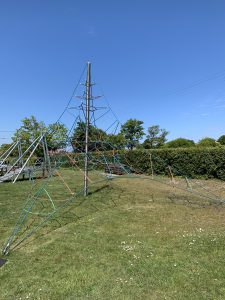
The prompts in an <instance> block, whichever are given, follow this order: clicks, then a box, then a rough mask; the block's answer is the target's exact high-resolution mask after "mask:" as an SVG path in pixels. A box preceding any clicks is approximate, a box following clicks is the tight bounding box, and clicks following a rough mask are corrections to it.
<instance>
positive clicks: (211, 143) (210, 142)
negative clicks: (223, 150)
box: [197, 137, 218, 147]
mask: <svg viewBox="0 0 225 300" xmlns="http://www.w3.org/2000/svg"><path fill="white" fill-rule="evenodd" d="M197 145H198V146H200V147H216V146H218V143H217V142H216V140H215V139H212V138H210V137H206V138H203V139H201V140H200V141H199V142H198V144H197Z"/></svg>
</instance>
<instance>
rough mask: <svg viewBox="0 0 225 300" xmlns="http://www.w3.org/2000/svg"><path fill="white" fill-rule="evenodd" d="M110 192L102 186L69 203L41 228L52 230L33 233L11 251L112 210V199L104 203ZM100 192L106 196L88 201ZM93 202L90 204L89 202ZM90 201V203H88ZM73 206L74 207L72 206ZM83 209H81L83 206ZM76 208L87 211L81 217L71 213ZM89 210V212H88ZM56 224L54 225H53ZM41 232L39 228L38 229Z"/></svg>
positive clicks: (26, 229)
mask: <svg viewBox="0 0 225 300" xmlns="http://www.w3.org/2000/svg"><path fill="white" fill-rule="evenodd" d="M109 189H110V190H111V189H112V188H111V186H110V185H109V184H107V185H104V186H102V187H99V188H95V189H94V190H92V191H90V193H89V196H88V197H80V201H79V203H76V204H75V203H72V202H71V203H70V204H69V205H68V206H67V207H66V209H64V210H63V209H62V210H61V211H60V212H59V213H57V214H58V216H57V217H53V218H51V219H50V220H49V221H48V222H46V224H45V225H44V226H43V228H46V227H47V225H49V224H51V226H54V227H53V228H49V229H47V230H46V231H45V232H42V233H40V231H39V233H38V234H37V233H36V232H34V233H33V234H32V235H31V236H29V237H28V238H27V239H26V240H24V241H22V242H21V243H18V244H16V245H15V246H14V247H12V249H11V251H16V250H19V249H22V248H24V247H27V246H29V245H30V244H31V243H33V242H34V241H35V240H38V239H40V238H41V237H44V236H47V235H48V234H50V233H52V232H53V231H55V230H57V229H59V228H62V227H64V226H67V225H69V224H71V223H76V222H78V221H79V220H81V219H83V218H85V217H87V216H91V215H92V214H94V213H96V212H99V211H104V210H106V209H109V208H114V207H116V206H117V204H116V202H115V201H114V199H112V198H111V199H109V200H108V201H107V202H106V201H105V198H106V195H107V194H108V190H109ZM102 191H106V194H105V193H103V194H102V195H100V197H98V198H97V199H90V197H92V198H93V196H94V195H97V194H98V193H101V192H102ZM90 200H91V201H93V202H91V201H90ZM88 201H90V202H88ZM73 204H75V205H73ZM99 204H102V205H103V206H101V207H99ZM84 205H85V207H82V206H84ZM76 208H81V209H84V210H85V209H87V210H88V211H87V212H86V213H82V215H79V214H78V213H76V212H74V211H71V210H72V209H73V210H74V209H76ZM90 209H91V211H90ZM36 220H38V218H37V217H36V218H34V219H33V220H32V221H31V223H30V224H29V225H28V226H26V228H25V229H24V230H23V232H22V233H21V235H20V236H18V237H17V238H16V239H15V242H16V241H17V240H19V238H20V237H21V236H22V235H25V234H26V232H27V231H29V230H32V225H33V224H34V223H35V221H36ZM54 224H56V225H54ZM40 230H41V228H40ZM73 233H74V232H71V234H73ZM67 234H68V233H67Z"/></svg>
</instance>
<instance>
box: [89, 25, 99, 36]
mask: <svg viewBox="0 0 225 300" xmlns="http://www.w3.org/2000/svg"><path fill="white" fill-rule="evenodd" d="M87 34H88V35H89V36H90V37H92V38H94V37H96V35H97V32H96V28H95V26H93V25H91V26H89V28H88V31H87Z"/></svg>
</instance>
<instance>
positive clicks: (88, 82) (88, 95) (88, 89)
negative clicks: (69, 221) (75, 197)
mask: <svg viewBox="0 0 225 300" xmlns="http://www.w3.org/2000/svg"><path fill="white" fill-rule="evenodd" d="M85 86H86V115H85V119H86V126H85V160H84V196H87V195H88V148H89V147H88V146H89V145H88V144H89V125H90V100H91V63H90V62H88V63H87V79H86V83H85Z"/></svg>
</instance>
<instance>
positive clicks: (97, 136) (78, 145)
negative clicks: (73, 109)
mask: <svg viewBox="0 0 225 300" xmlns="http://www.w3.org/2000/svg"><path fill="white" fill-rule="evenodd" d="M85 129H86V124H85V123H84V122H83V121H80V122H78V123H77V126H76V128H75V129H74V133H73V137H72V145H73V148H74V151H75V152H77V151H78V152H84V149H85ZM106 140H107V134H106V132H105V131H104V130H102V129H100V128H97V127H95V126H93V125H90V126H89V151H95V150H99V151H102V150H108V149H107V145H106Z"/></svg>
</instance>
